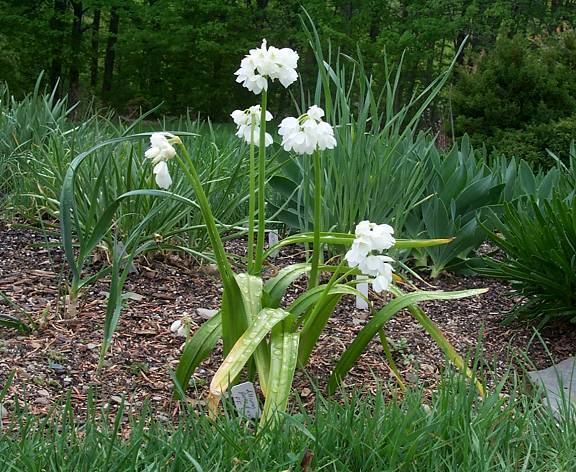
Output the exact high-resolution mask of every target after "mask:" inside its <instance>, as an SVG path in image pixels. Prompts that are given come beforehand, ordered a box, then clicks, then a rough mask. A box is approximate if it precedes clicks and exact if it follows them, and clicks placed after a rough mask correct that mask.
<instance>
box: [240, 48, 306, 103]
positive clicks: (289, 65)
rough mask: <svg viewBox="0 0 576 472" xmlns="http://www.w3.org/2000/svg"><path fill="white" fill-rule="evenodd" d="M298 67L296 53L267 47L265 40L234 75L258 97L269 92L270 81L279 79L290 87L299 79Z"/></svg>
mask: <svg viewBox="0 0 576 472" xmlns="http://www.w3.org/2000/svg"><path fill="white" fill-rule="evenodd" d="M297 65H298V54H297V53H296V51H293V50H292V49H290V48H282V49H278V48H275V47H274V46H270V47H267V45H266V40H265V39H263V40H262V46H261V47H259V48H256V49H250V52H249V54H248V55H247V56H245V57H244V59H242V61H241V62H240V68H239V69H238V70H237V71H236V72H234V75H236V76H237V77H236V82H238V83H241V84H242V85H243V86H244V87H246V88H247V89H248V90H250V91H251V92H253V93H254V94H256V95H258V94H260V93H261V92H262V90H268V79H270V80H272V81H274V80H276V79H278V81H279V82H280V83H281V84H282V85H283V86H284V87H288V86H290V85H291V84H292V83H293V82H295V81H296V80H297V79H298V73H297V72H296V67H297Z"/></svg>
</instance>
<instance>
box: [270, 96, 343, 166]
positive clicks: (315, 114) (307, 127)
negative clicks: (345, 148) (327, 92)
mask: <svg viewBox="0 0 576 472" xmlns="http://www.w3.org/2000/svg"><path fill="white" fill-rule="evenodd" d="M323 116H324V110H322V108H320V107H318V106H316V105H313V106H311V107H310V108H309V109H308V112H307V113H305V114H304V115H302V116H300V117H299V118H293V117H288V118H284V119H283V120H282V122H281V123H280V127H279V129H278V134H279V135H280V136H282V146H283V147H284V149H285V150H286V151H291V150H293V151H294V152H295V153H297V154H308V155H309V154H312V153H314V151H316V149H318V150H320V151H323V150H325V149H334V148H335V147H336V139H335V138H334V130H333V129H332V126H330V125H329V124H328V123H326V122H325V121H322V117H323Z"/></svg>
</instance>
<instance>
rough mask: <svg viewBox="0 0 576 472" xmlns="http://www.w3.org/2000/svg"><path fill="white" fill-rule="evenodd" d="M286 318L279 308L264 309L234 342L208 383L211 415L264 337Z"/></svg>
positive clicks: (284, 312)
mask: <svg viewBox="0 0 576 472" xmlns="http://www.w3.org/2000/svg"><path fill="white" fill-rule="evenodd" d="M288 316H290V313H289V312H287V311H285V310H282V309H281V308H264V309H263V310H262V311H261V312H260V313H258V315H257V316H256V318H254V320H253V322H252V324H251V325H250V326H249V327H248V329H247V330H246V331H245V332H244V334H242V336H240V338H238V341H236V344H234V347H233V348H232V349H231V350H230V352H229V353H228V355H227V356H226V358H225V359H224V361H223V362H222V365H221V366H220V368H219V369H218V370H217V371H216V373H215V374H214V378H213V379H212V382H211V383H210V394H209V397H208V408H209V409H210V412H211V413H212V414H215V413H216V410H217V408H218V404H219V403H220V398H221V397H222V394H223V393H224V392H225V391H226V390H227V389H228V387H229V386H230V383H231V382H232V381H233V380H234V379H235V378H236V377H237V376H238V375H239V374H240V372H241V371H242V369H243V368H244V366H245V365H246V363H247V362H248V359H250V357H251V356H252V354H254V351H255V350H256V348H257V347H258V346H259V345H260V343H261V342H262V340H263V339H264V337H265V336H266V335H267V334H268V333H269V332H270V331H271V330H272V328H273V327H274V326H275V325H276V324H277V323H279V322H280V321H282V320H283V319H285V318H287V317H288Z"/></svg>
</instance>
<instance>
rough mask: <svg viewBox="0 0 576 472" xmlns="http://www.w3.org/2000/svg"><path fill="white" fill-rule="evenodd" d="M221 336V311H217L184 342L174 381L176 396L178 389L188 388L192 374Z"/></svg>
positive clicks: (182, 390)
mask: <svg viewBox="0 0 576 472" xmlns="http://www.w3.org/2000/svg"><path fill="white" fill-rule="evenodd" d="M221 337H222V313H221V312H218V313H217V314H216V315H214V316H213V317H212V318H210V319H209V320H208V321H205V322H204V323H203V324H202V326H200V328H199V329H198V331H196V332H195V333H194V335H193V336H192V338H190V339H189V340H188V341H187V342H186V345H185V346H184V352H183V353H182V356H181V357H180V361H179V362H178V367H177V368H176V376H175V382H176V383H177V384H178V385H177V388H176V390H175V394H176V396H178V392H179V391H181V392H184V391H185V390H186V389H187V388H188V384H189V382H190V378H191V377H192V374H193V373H194V371H195V370H196V368H197V367H198V366H199V365H200V363H201V362H202V361H203V360H204V359H206V358H207V357H208V356H209V355H210V353H211V352H212V351H213V350H214V348H215V347H216V343H217V342H218V339H220V338H221Z"/></svg>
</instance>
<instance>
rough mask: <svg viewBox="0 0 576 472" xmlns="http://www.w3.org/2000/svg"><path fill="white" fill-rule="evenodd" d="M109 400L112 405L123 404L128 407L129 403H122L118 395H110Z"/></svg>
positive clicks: (122, 400)
mask: <svg viewBox="0 0 576 472" xmlns="http://www.w3.org/2000/svg"><path fill="white" fill-rule="evenodd" d="M110 400H112V401H113V402H114V403H118V405H120V404H122V403H124V405H126V406H129V405H130V403H128V402H127V401H124V399H123V398H122V397H120V396H118V395H112V396H111V397H110Z"/></svg>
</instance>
